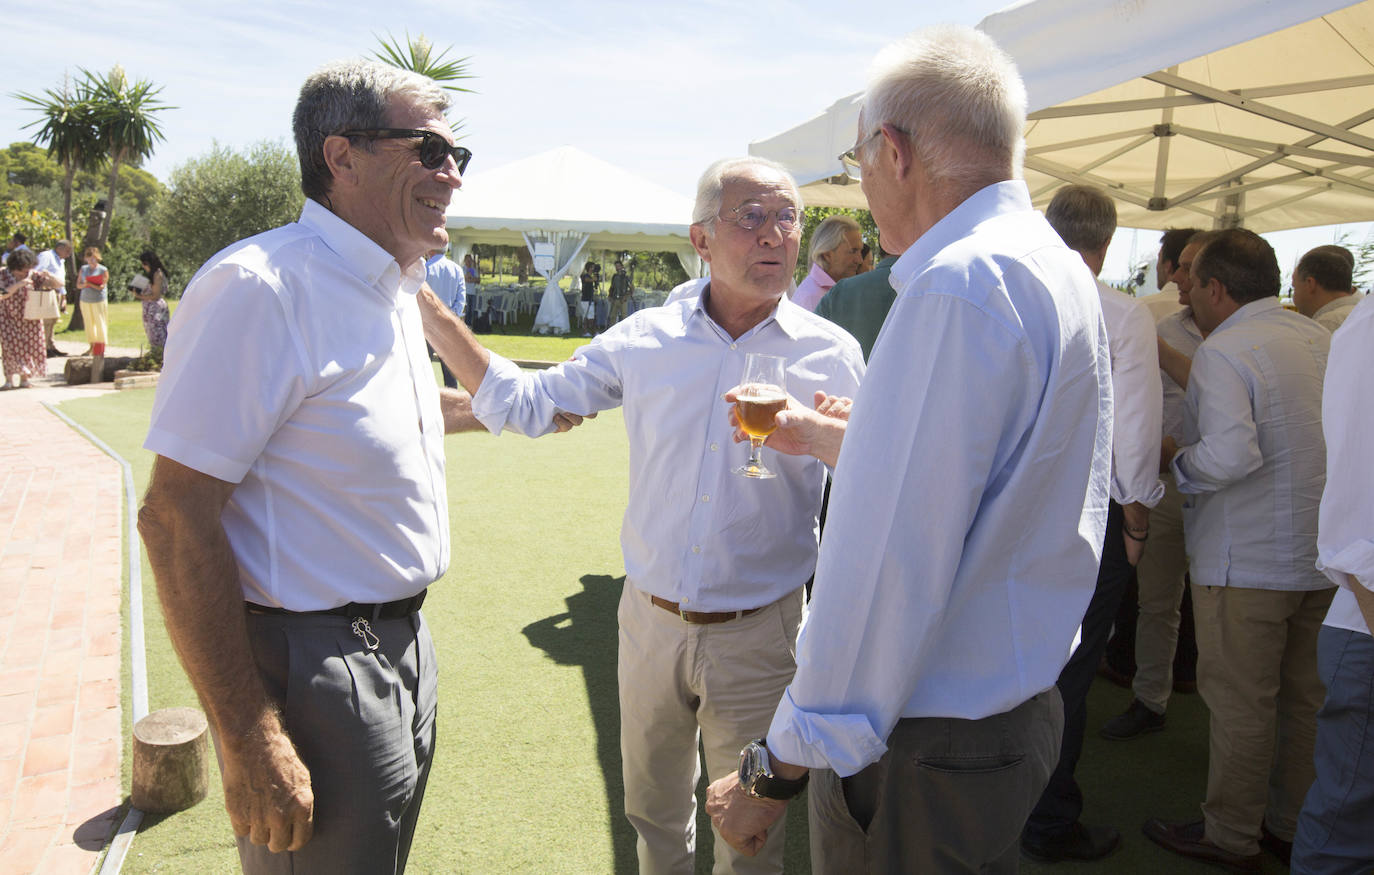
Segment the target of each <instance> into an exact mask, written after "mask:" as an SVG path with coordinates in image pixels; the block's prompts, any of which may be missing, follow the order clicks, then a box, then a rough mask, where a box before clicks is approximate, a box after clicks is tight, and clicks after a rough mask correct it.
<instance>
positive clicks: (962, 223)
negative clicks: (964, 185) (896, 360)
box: [888, 179, 1031, 291]
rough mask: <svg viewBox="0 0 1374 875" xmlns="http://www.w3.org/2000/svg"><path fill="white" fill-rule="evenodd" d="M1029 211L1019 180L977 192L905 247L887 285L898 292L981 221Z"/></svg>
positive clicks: (1023, 185) (1000, 183) (1027, 197)
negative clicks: (946, 248)
mask: <svg viewBox="0 0 1374 875" xmlns="http://www.w3.org/2000/svg"><path fill="white" fill-rule="evenodd" d="M1030 208H1031V201H1030V192H1029V191H1027V189H1026V183H1025V182H1023V181H1021V180H1019V179H1007V180H1003V181H1002V182H994V183H993V184H992V185H989V186H987V187H985V188H982V189H979V190H978V191H976V192H974V193H973V195H972V196H970V197H969V198H967V199H966V200H965V201H964V202H963V203H961V204H959V206H957V207H955V208H954V209H952V210H950V211H949V213H947V214H946V215H945V216H944V217H943V218H941V219H940V221H938V222H936V223H935V224H934V225H932V226H931V227H930V229H929V230H927V231H926V232H925V233H924V234H922V235H921V237H920V239H918V240H917V241H916V242H915V243H913V244H911V245H910V246H909V247H907V250H906V252H903V253H902V255H901V257H900V258H898V259H897V263H896V264H894V265H892V273H891V274H890V275H889V276H888V282H890V283H891V284H892V288H894V289H896V290H897V291H901V290H902V289H903V288H905V287H906V285H907V283H909V282H910V281H911V278H912V277H914V276H915V275H916V274H917V273H918V272H920V271H921V270H922V269H923V268H924V267H925V266H926V264H928V263H929V262H930V260H931V259H933V258H934V257H935V256H936V255H938V254H939V253H940V251H941V250H943V249H944V248H945V247H946V246H949V245H950V244H952V243H955V242H957V241H959V240H962V239H963V238H965V237H967V236H968V235H969V234H970V233H972V231H973V229H974V228H976V227H978V225H979V224H981V223H982V222H983V221H985V220H987V219H991V218H994V217H996V216H999V215H1003V214H1005V213H1014V212H1020V211H1022V210H1029V209H1030Z"/></svg>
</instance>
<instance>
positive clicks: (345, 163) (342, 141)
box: [324, 136, 359, 185]
mask: <svg viewBox="0 0 1374 875" xmlns="http://www.w3.org/2000/svg"><path fill="white" fill-rule="evenodd" d="M324 163H325V165H326V166H328V167H329V173H330V175H331V176H333V178H334V183H335V184H336V185H337V184H339V183H344V184H346V185H357V183H358V175H359V167H358V156H357V154H356V153H355V152H354V151H353V146H352V144H351V143H349V141H348V138H347V137H339V136H330V137H325V139H324Z"/></svg>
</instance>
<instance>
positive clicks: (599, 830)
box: [62, 336, 1283, 875]
mask: <svg viewBox="0 0 1374 875" xmlns="http://www.w3.org/2000/svg"><path fill="white" fill-rule="evenodd" d="M515 339H516V338H513V337H509V336H507V337H505V338H500V339H498V338H497V337H491V338H484V340H489V341H490V342H491V343H490V345H491V346H492V347H493V348H494V349H498V350H500V351H502V352H503V354H511V355H513V357H521V358H539V359H554V360H556V359H559V358H563V357H566V356H565V355H564V354H563V353H562V352H561V351H559V350H558V349H556V348H553V347H550V346H549V344H551V343H558V342H560V341H556V340H550V339H530V340H535V341H537V342H538V343H540V344H543V346H538V345H536V347H535V348H534V349H533V350H532V351H529V352H518V351H510V352H507V350H508V349H509V347H507V348H506V349H502V348H501V346H500V344H501V342H502V341H504V340H515ZM562 342H564V343H566V342H567V341H562ZM577 342H580V341H577ZM152 398H153V393H152V392H151V391H147V390H138V391H131V392H124V393H118V394H114V395H109V396H105V397H102V398H96V399H83V400H78V401H71V402H67V403H64V404H63V405H62V409H63V412H65V413H67V414H68V415H69V416H71V417H72V418H73V419H75V420H77V421H78V422H81V423H82V424H83V425H85V426H86V427H87V428H89V429H91V430H92V431H93V432H95V433H96V434H97V435H99V436H100V437H101V438H102V439H103V440H105V441H106V442H107V443H109V444H110V445H111V446H112V447H113V448H114V449H115V450H116V451H117V452H119V453H120V454H121V455H123V456H124V457H125V458H126V459H128V460H129V461H130V462H131V464H132V465H133V467H134V472H135V480H136V482H137V484H138V485H137V488H138V490H139V491H140V493H141V492H142V490H143V489H144V488H145V485H146V482H147V476H148V473H149V470H150V467H151V456H150V455H149V454H148V453H146V452H144V451H143V450H142V449H141V448H140V445H141V443H142V440H143V435H144V432H145V431H146V428H147V421H148V414H149V411H150V409H151V405H152ZM445 448H446V452H447V458H448V490H449V505H450V525H451V529H452V536H453V561H452V564H451V567H450V569H449V571H448V573H447V574H446V575H445V576H444V578H442V579H441V580H440V581H439V582H438V583H436V584H435V586H434V587H433V589H432V590H431V594H430V598H429V600H428V601H427V602H426V604H425V615H426V618H427V620H428V622H429V623H430V626H431V629H432V630H433V634H434V638H435V644H436V647H437V648H438V653H439V659H440V698H439V717H438V726H439V739H438V744H437V749H436V755H435V763H434V769H433V773H432V775H431V778H430V783H429V789H428V792H427V795H426V799H425V806H424V810H423V812H422V814H421V817H420V822H419V825H418V827H417V833H416V840H415V846H414V849H413V851H412V854H411V859H410V871H412V872H436V873H439V872H442V873H449V872H462V873H480V875H486V873H495V872H503V873H504V872H532V873H612V872H613V873H632V872H634V871H635V856H634V834H633V831H632V830H631V829H630V827H629V824H628V822H627V821H625V819H624V816H623V810H622V806H621V785H620V765H619V738H618V719H619V718H618V707H617V703H616V686H615V653H616V631H615V625H616V624H615V609H616V603H617V600H618V598H619V595H620V589H621V586H622V584H623V575H624V571H623V566H622V560H621V557H620V550H619V541H618V530H619V526H620V518H621V515H622V513H623V510H624V505H625V495H626V488H627V485H626V467H627V465H626V458H627V447H626V440H625V434H624V428H623V424H622V420H621V417H620V415H619V412H618V411H610V412H607V413H604V414H602V415H601V416H600V417H598V418H597V419H596V420H592V421H590V422H588V423H587V424H586V425H584V426H583V427H581V428H578V429H576V430H574V431H573V432H571V433H568V434H565V435H556V436H550V437H546V438H542V439H539V440H533V441H532V440H529V439H526V438H523V437H519V436H516V435H504V436H502V437H499V438H494V437H492V436H490V435H486V434H465V435H453V436H450V437H448V438H447V439H446V442H445ZM741 452H743V450H742V449H741ZM143 575H144V578H143V582H144V610H145V625H146V635H147V641H148V668H149V688H150V704H151V707H152V708H154V709H156V708H161V707H169V706H174V705H194V704H195V697H194V694H193V693H192V692H191V689H190V686H189V684H188V682H187V681H186V679H185V676H184V674H183V673H182V672H181V668H180V666H179V664H178V663H177V661H176V657H175V655H174V654H173V652H172V649H171V646H170V643H169V642H168V640H167V637H166V632H165V629H164V628H163V625H162V621H161V613H160V611H159V610H158V604H157V596H156V587H155V585H154V583H153V580H152V575H151V572H150V571H149V570H148V567H147V563H146V560H145V562H144V571H143ZM126 656H127V654H126ZM126 664H127V659H126ZM128 691H129V687H128V684H127V683H126V684H125V687H124V694H125V706H126V707H125V713H126V715H127V714H128V695H129V692H128ZM1129 698H1130V695H1129V693H1128V692H1127V691H1124V690H1118V689H1116V688H1115V687H1111V686H1109V685H1107V684H1105V683H1104V682H1101V681H1099V682H1098V684H1097V685H1096V686H1095V687H1094V689H1093V692H1092V696H1091V698H1090V702H1089V718H1088V740H1087V745H1086V748H1085V751H1084V754H1083V758H1082V761H1081V763H1080V766H1079V769H1078V777H1079V782H1080V784H1081V785H1082V787H1083V791H1084V795H1085V797H1086V800H1087V801H1086V807H1085V811H1084V815H1083V816H1084V820H1086V821H1088V822H1092V823H1110V824H1113V825H1115V826H1116V827H1118V828H1119V829H1120V830H1121V832H1122V833H1123V835H1124V837H1125V844H1124V847H1123V849H1122V850H1121V851H1119V852H1117V853H1116V854H1115V855H1113V856H1112V857H1110V858H1108V859H1107V860H1104V861H1101V862H1099V863H1096V864H1091V865H1089V864H1079V865H1076V866H1074V870H1075V871H1082V872H1085V873H1087V872H1103V873H1107V872H1110V873H1157V872H1192V871H1197V872H1205V871H1211V870H1209V869H1206V868H1205V867H1202V866H1200V865H1194V864H1190V863H1187V862H1185V861H1183V860H1180V859H1178V858H1175V857H1173V856H1172V855H1169V854H1167V853H1166V852H1164V851H1162V850H1160V849H1159V848H1157V847H1155V846H1154V845H1153V844H1151V843H1150V842H1148V841H1147V840H1146V839H1145V838H1144V837H1143V836H1141V834H1140V832H1139V828H1140V824H1141V823H1142V822H1143V821H1144V819H1145V818H1146V817H1152V816H1163V817H1168V818H1178V819H1188V818H1193V817H1196V816H1198V814H1197V811H1198V810H1197V803H1198V802H1199V801H1200V800H1201V798H1202V791H1203V786H1204V784H1205V776H1206V709H1205V708H1204V707H1203V705H1202V703H1201V701H1200V700H1199V699H1198V697H1197V696H1178V697H1175V700H1174V702H1173V703H1172V704H1171V707H1170V711H1169V724H1168V728H1167V729H1166V730H1165V731H1164V732H1161V733H1157V734H1154V735H1150V736H1146V737H1144V738H1141V739H1138V740H1135V741H1130V742H1106V741H1103V740H1101V739H1099V738H1097V736H1096V730H1097V728H1098V727H1099V726H1100V725H1101V724H1102V722H1104V721H1105V720H1107V719H1108V718H1110V717H1111V716H1113V715H1115V714H1116V713H1119V712H1120V711H1121V710H1122V709H1124V708H1125V706H1126V704H1127V703H1128V702H1129ZM127 719H128V718H127V716H126V721H127ZM127 729H128V727H127V725H126V731H127ZM124 768H125V772H124V779H125V782H126V784H125V786H126V787H127V786H128V784H127V781H128V773H127V769H128V765H127V756H126V758H125V766H124ZM211 770H212V775H211V778H210V795H209V797H208V798H207V799H206V800H205V801H204V802H202V803H201V804H199V805H197V806H196V807H194V808H192V809H190V810H189V811H185V812H181V813H179V814H175V815H171V816H167V817H161V818H149V819H147V820H145V822H144V827H143V829H142V830H141V831H140V834H139V835H138V837H137V838H136V839H135V841H134V844H133V847H132V850H131V852H130V855H129V857H128V859H127V861H126V863H125V871H126V872H129V873H144V872H187V871H204V872H232V871H236V870H237V865H238V863H237V855H236V853H235V852H234V849H233V842H232V836H231V833H230V829H229V824H228V819H227V817H226V815H225V813H224V809H223V792H222V789H221V786H220V782H219V775H218V772H217V770H215V766H214V763H213V761H212V763H211ZM788 830H789V834H788V852H787V871H788V872H791V873H807V872H809V871H810V865H809V861H808V855H807V850H806V841H807V834H806V826H805V806H804V804H794V805H792V806H791V811H790V813H789V826H788ZM698 835H699V841H698V845H699V853H698V860H697V871H698V872H703V873H704V872H709V871H710V861H711V855H710V853H709V845H710V843H711V838H710V835H709V828H708V826H707V825H706V822H705V820H704V818H701V819H699V824H698ZM1023 868H1024V871H1027V872H1031V873H1039V872H1046V873H1048V872H1050V871H1053V870H1054V868H1053V867H1049V866H1037V865H1035V864H1031V863H1025V864H1024V865H1023ZM1061 868H1062V867H1061ZM1265 871H1266V872H1280V871H1283V870H1282V867H1281V866H1279V865H1278V864H1277V863H1276V862H1275V861H1273V860H1272V859H1266V869H1265Z"/></svg>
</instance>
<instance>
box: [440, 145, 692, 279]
mask: <svg viewBox="0 0 1374 875" xmlns="http://www.w3.org/2000/svg"><path fill="white" fill-rule="evenodd" d="M691 218H692V201H691V199H689V198H686V197H683V196H682V195H680V194H678V193H676V192H674V191H670V190H669V189H666V188H664V187H662V186H660V185H657V184H655V183H652V182H649V181H648V180H645V179H641V178H640V177H638V176H635V175H634V174H632V173H630V172H628V171H626V170H622V169H621V168H619V167H616V166H614V165H613V164H609V163H607V162H605V161H602V160H601V159H600V158H596V157H593V156H592V155H588V154H587V153H586V152H583V151H582V150H580V149H577V148H575V147H573V146H563V147H560V148H558V149H553V150H551V151H548V152H542V153H540V154H538V155H534V156H531V157H529V158H525V159H523V160H520V161H514V162H511V163H510V164H506V165H503V166H501V167H498V168H496V169H495V170H490V171H487V172H484V173H474V174H473V175H471V176H469V177H466V178H464V180H463V187H462V188H461V189H460V190H459V191H458V192H457V193H456V194H454V196H453V201H452V202H451V203H450V205H449V208H448V220H447V223H446V224H447V227H448V229H449V237H450V239H451V240H452V241H453V251H454V252H455V253H456V255H457V257H459V258H461V257H462V255H463V253H465V252H467V251H469V250H470V249H471V248H472V245H473V244H474V243H490V244H499V245H505V246H519V245H521V244H522V243H523V242H525V241H524V236H523V235H524V232H526V231H529V232H535V231H539V232H545V233H553V232H560V233H577V234H581V235H585V236H586V237H587V241H586V243H585V248H587V249H590V250H603V249H604V250H609V251H613V252H620V251H642V250H648V251H655V252H658V251H666V252H673V253H675V254H677V257H678V260H679V261H680V262H681V263H682V267H683V270H685V271H687V274H688V275H689V276H701V275H702V267H703V266H702V263H701V259H700V258H698V257H697V254H696V250H695V249H693V248H692V241H691V238H690V237H689V236H688V230H687V229H688V227H689V226H690V224H691Z"/></svg>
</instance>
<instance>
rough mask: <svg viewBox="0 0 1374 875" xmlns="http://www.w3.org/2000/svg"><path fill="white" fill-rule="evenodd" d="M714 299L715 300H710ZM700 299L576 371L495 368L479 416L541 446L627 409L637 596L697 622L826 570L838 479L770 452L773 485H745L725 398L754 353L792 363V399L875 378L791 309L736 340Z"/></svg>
mask: <svg viewBox="0 0 1374 875" xmlns="http://www.w3.org/2000/svg"><path fill="white" fill-rule="evenodd" d="M709 293H710V292H709V286H708V287H707V292H706V294H709ZM704 300H705V298H704V296H703V295H701V294H694V295H691V296H688V297H684V298H683V299H681V300H678V301H676V302H674V303H672V304H667V305H665V306H663V307H653V308H649V309H645V310H638V311H636V312H635V313H633V314H632V315H630V316H629V317H628V318H627V319H624V320H622V321H620V322H618V323H616V324H615V325H614V326H612V327H611V328H610V329H609V330H607V331H606V332H605V333H604V334H601V335H599V336H598V337H597V338H596V339H595V340H593V341H592V342H591V343H590V344H588V345H587V346H584V347H582V348H581V349H579V350H578V351H577V352H576V353H575V354H574V355H573V357H572V359H570V360H569V361H566V362H563V363H562V364H559V365H557V366H555V367H552V368H549V369H548V370H546V371H539V372H523V371H521V370H520V369H519V368H518V367H516V366H515V365H514V364H512V363H511V362H509V361H507V360H506V359H503V358H501V357H500V356H498V355H492V357H491V364H490V366H489V367H488V369H487V373H486V376H485V378H484V379H483V380H482V385H481V387H480V388H479V390H478V392H477V393H476V395H475V396H473V399H472V412H473V413H474V415H476V417H477V418H478V420H480V421H481V423H482V424H483V425H484V426H486V427H487V429H488V430H490V431H492V432H493V433H497V434H499V433H500V432H501V430H502V429H503V428H510V429H513V430H515V431H517V432H520V433H521V434H526V435H531V436H537V435H542V434H547V433H548V432H550V431H551V430H552V422H553V416H554V413H555V412H556V411H558V410H566V411H568V412H571V413H577V414H581V415H586V414H589V413H595V412H596V411H598V410H605V409H607V408H611V407H617V406H623V407H624V408H625V429H626V431H627V432H628V434H629V442H630V493H629V505H628V507H627V508H626V510H625V519H624V524H623V526H622V528H621V534H620V543H621V546H622V548H623V549H624V553H625V573H626V576H627V578H628V580H629V582H630V583H631V584H632V585H633V586H635V587H636V588H638V589H640V590H642V591H644V592H648V593H650V594H652V595H657V596H659V597H661V598H665V599H670V600H672V601H675V602H678V603H679V604H680V605H681V606H682V608H684V609H686V610H691V611H737V610H745V609H749V608H757V607H761V606H763V605H767V604H770V603H771V602H774V601H776V600H778V599H779V598H781V597H782V596H784V595H786V594H787V593H789V592H792V591H794V590H796V589H797V587H799V586H801V585H802V584H804V583H805V582H806V579H807V578H808V577H810V576H811V573H812V572H813V571H814V569H815V566H816V539H817V531H818V526H817V518H818V514H819V511H820V506H821V489H822V486H823V484H824V480H825V466H824V465H823V464H821V463H820V462H819V461H817V460H816V459H814V458H812V457H810V456H784V455H782V454H780V453H776V452H772V451H770V450H768V449H767V448H765V449H764V450H763V451H762V452H763V461H764V464H765V465H766V466H767V467H768V468H771V469H772V470H774V471H776V472H778V475H779V476H778V477H777V478H776V479H773V480H749V479H746V478H744V477H741V476H740V475H738V474H734V473H732V471H733V469H734V468H737V467H739V466H740V465H742V464H744V462H745V461H746V460H747V459H748V457H749V445H748V444H747V443H743V444H736V443H735V442H734V441H733V440H732V436H733V434H734V429H733V428H732V427H731V425H730V408H729V406H728V405H727V404H725V402H723V401H722V400H721V396H722V395H724V394H725V393H726V392H727V391H729V390H730V389H732V388H734V387H735V386H736V385H738V384H739V383H740V381H741V378H742V377H743V375H744V357H745V354H746V353H751V352H760V353H767V354H771V355H780V356H783V357H785V358H786V359H787V391H788V392H789V393H791V395H792V396H793V397H794V398H800V399H806V401H807V402H808V403H809V402H810V400H811V398H812V395H813V393H814V392H815V391H816V390H818V389H823V390H825V391H826V392H828V393H830V394H834V395H846V396H850V397H853V395H854V394H855V392H856V391H857V390H858V386H859V379H860V378H861V377H862V375H863V372H864V362H863V354H862V352H861V351H860V350H859V344H858V342H857V341H855V340H854V338H852V337H850V336H849V335H848V334H847V333H845V331H844V330H843V329H841V328H839V327H838V326H836V325H834V324H832V323H830V322H827V321H826V320H824V319H822V318H820V317H819V316H816V315H814V314H812V313H809V312H807V311H805V310H803V309H802V308H800V307H798V306H797V305H796V304H793V303H792V302H791V301H789V300H787V298H786V297H783V298H782V299H781V300H780V301H779V303H778V305H777V308H776V309H775V310H774V311H773V314H772V315H771V316H769V317H768V318H766V319H764V320H763V321H762V322H760V323H759V324H758V325H756V326H754V327H753V328H752V329H750V330H749V331H747V332H745V333H744V334H743V335H742V336H740V337H739V339H737V340H736V339H732V338H731V337H730V335H729V334H727V333H726V332H725V330H724V329H722V328H721V327H720V326H719V325H717V324H716V323H715V321H714V320H712V319H711V317H710V316H709V315H708V314H707V312H706V309H705V307H704V306H703V303H702V302H703V301H704Z"/></svg>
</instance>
